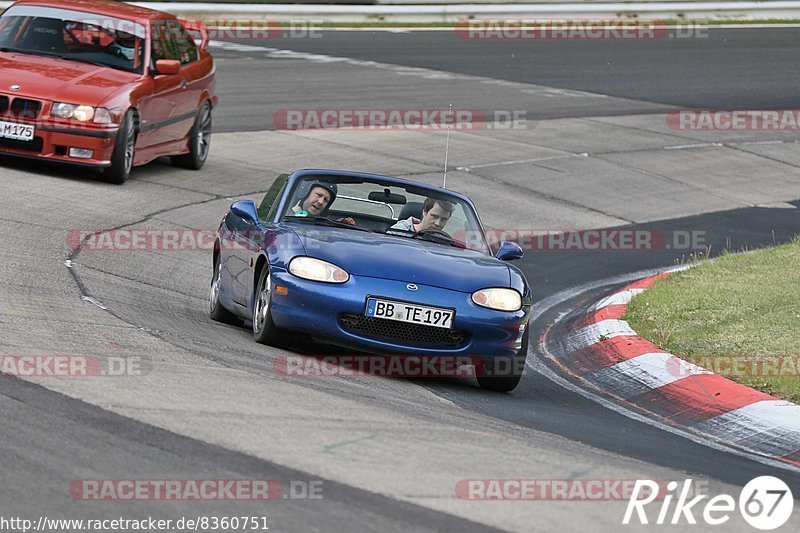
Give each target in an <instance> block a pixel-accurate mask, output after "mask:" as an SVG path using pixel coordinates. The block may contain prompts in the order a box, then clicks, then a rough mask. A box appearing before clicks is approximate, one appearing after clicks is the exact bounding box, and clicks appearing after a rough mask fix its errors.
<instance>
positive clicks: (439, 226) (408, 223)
mask: <svg viewBox="0 0 800 533" xmlns="http://www.w3.org/2000/svg"><path fill="white" fill-rule="evenodd" d="M453 209H455V205H454V204H451V203H450V202H444V201H442V200H434V199H433V198H426V199H425V203H424V204H422V220H420V219H417V218H414V217H408V218H407V219H405V220H399V221H397V223H396V224H395V225H394V226H392V227H391V228H389V229H399V230H403V231H411V232H413V233H418V232H420V231H430V230H437V231H444V227H445V225H446V224H447V221H448V220H450V216H451V215H452V214H453Z"/></svg>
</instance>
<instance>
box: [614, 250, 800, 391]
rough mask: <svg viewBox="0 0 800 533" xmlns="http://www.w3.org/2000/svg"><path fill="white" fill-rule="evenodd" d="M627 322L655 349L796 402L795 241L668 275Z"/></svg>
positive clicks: (798, 311)
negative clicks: (656, 347)
mask: <svg viewBox="0 0 800 533" xmlns="http://www.w3.org/2000/svg"><path fill="white" fill-rule="evenodd" d="M624 319H625V320H627V321H628V323H629V324H630V325H631V327H632V328H633V329H634V330H635V331H636V332H637V333H638V334H639V335H640V336H642V337H644V338H646V339H649V340H650V341H651V342H653V343H654V344H655V345H656V346H658V347H659V348H661V349H663V350H666V351H668V352H670V353H672V354H674V355H676V356H678V357H680V358H682V359H685V360H687V361H690V362H693V363H695V364H698V365H700V366H702V367H704V368H707V369H708V370H711V371H713V372H715V373H717V374H722V375H725V376H727V377H729V378H730V379H732V380H734V381H738V382H739V383H743V384H745V385H748V386H750V387H753V388H756V389H758V390H761V391H764V392H767V393H769V394H774V395H775V396H778V397H780V398H783V399H785V400H789V401H791V402H794V403H800V241H798V240H796V241H795V242H793V243H792V244H788V245H784V246H777V247H774V248H769V249H764V250H758V251H756V252H753V253H749V254H741V255H733V254H728V255H724V256H722V257H720V258H719V259H718V260H716V261H710V262H706V263H703V264H701V265H699V266H697V267H695V268H692V269H689V270H687V271H683V272H677V273H675V274H672V275H671V276H669V277H668V278H665V279H663V280H660V281H658V282H657V283H656V284H655V285H654V286H653V287H652V288H651V289H649V290H647V291H645V292H644V293H643V294H640V295H639V296H637V297H636V298H634V300H633V302H631V304H630V306H628V309H627V312H626V313H625V317H624Z"/></svg>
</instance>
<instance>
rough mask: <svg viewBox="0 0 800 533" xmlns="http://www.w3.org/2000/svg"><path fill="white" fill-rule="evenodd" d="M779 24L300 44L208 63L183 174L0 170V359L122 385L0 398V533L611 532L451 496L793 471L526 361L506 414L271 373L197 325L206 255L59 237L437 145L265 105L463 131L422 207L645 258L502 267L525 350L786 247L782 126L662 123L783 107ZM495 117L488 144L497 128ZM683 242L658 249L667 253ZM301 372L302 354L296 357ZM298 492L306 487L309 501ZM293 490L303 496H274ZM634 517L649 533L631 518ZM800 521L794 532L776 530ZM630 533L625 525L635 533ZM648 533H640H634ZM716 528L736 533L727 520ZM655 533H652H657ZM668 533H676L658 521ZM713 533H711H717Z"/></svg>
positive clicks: (799, 489) (463, 383) (594, 504)
mask: <svg viewBox="0 0 800 533" xmlns="http://www.w3.org/2000/svg"><path fill="white" fill-rule="evenodd" d="M798 36H800V29H790V28H787V29H769V30H755V29H737V30H727V29H711V30H708V37H707V38H693V39H668V38H666V39H662V40H657V41H652V42H647V41H603V42H575V41H549V42H541V41H513V42H512V41H506V42H500V41H474V42H473V41H468V40H464V39H461V38H458V37H457V36H455V35H453V34H452V32H409V33H390V32H324V33H322V34H321V35H320V36H319V38H314V39H274V40H268V41H241V42H239V43H231V42H226V43H221V42H217V43H215V46H214V51H215V54H216V55H217V58H218V75H219V89H220V97H221V104H220V106H219V107H218V108H217V109H215V115H214V119H215V136H214V140H213V147H212V153H211V159H210V160H209V162H208V164H207V165H206V167H205V168H204V169H203V170H202V171H200V172H196V173H195V172H190V171H184V170H179V169H176V168H173V167H171V166H170V165H169V164H168V163H167V162H162V161H158V162H156V163H154V164H151V165H148V166H146V167H143V168H139V169H136V170H135V171H134V173H133V175H132V177H131V180H130V181H129V182H128V183H126V184H125V185H124V186H122V187H117V186H112V185H108V184H104V183H102V182H100V181H98V180H97V179H95V177H93V176H92V175H91V174H89V173H85V172H81V171H75V170H73V169H66V168H62V167H57V166H49V165H47V166H46V165H41V164H37V163H31V162H23V161H18V160H13V159H9V158H0V191H2V193H1V194H0V222H2V224H3V225H4V231H3V232H2V237H0V239H2V246H1V247H0V275H2V278H1V279H2V282H0V354H11V355H23V354H24V355H39V354H41V355H57V354H80V355H90V356H93V357H97V358H99V359H101V360H106V359H109V358H111V359H120V358H128V359H132V358H135V359H137V360H139V361H141V363H142V366H141V369H142V370H141V372H136V373H133V375H127V376H116V377H115V376H103V377H93V378H61V379H58V378H35V379H30V380H27V381H25V380H20V379H14V378H4V379H0V402H2V404H3V408H2V409H0V425H2V428H3V430H2V432H0V454H2V457H3V460H2V461H0V472H2V479H3V480H4V483H2V485H0V503H2V508H3V513H4V515H3V516H5V517H11V516H16V517H24V518H28V519H32V520H34V521H35V520H36V519H38V518H39V517H40V516H47V517H49V518H117V517H125V518H146V517H148V516H150V517H155V518H157V519H179V518H181V517H190V518H198V517H202V516H217V517H223V516H266V517H267V522H268V525H269V527H270V529H271V530H274V531H421V530H436V531H473V530H474V531H479V530H480V531H485V530H492V529H498V530H513V531H552V530H554V529H556V528H558V530H562V531H584V530H588V529H589V528H590V527H592V528H594V529H596V530H599V531H616V530H617V529H618V528H620V523H621V520H622V516H623V513H624V510H625V505H626V502H624V501H613V500H606V501H533V502H503V501H469V500H466V499H461V498H459V497H458V496H457V494H456V489H455V487H456V485H457V483H458V482H459V481H461V480H467V479H538V480H565V479H599V480H627V479H643V478H648V479H656V480H684V479H687V478H691V479H694V480H696V481H698V482H700V481H702V482H705V483H708V487H709V492H710V493H711V494H722V493H725V494H734V495H738V493H739V490H740V488H741V487H742V486H743V485H744V484H745V483H747V481H749V480H750V479H752V478H754V477H757V476H759V475H774V476H777V477H779V478H781V479H783V480H784V481H785V482H786V483H787V484H788V485H789V487H790V488H791V489H792V491H793V493H794V495H795V498H797V497H798V495H800V472H799V471H798V470H797V469H792V468H791V467H788V466H781V465H777V464H775V463H773V462H769V461H766V460H763V459H762V458H757V457H751V456H748V455H746V454H743V453H735V452H733V451H731V450H726V449H724V448H722V447H720V446H712V445H710V444H709V443H706V442H700V441H698V440H689V439H687V438H684V437H682V436H679V435H676V434H674V433H671V432H668V431H665V430H664V429H663V428H661V427H659V426H655V425H651V424H648V423H643V422H642V421H640V420H637V419H634V418H631V417H629V416H626V415H625V414H624V413H621V412H619V411H618V410H615V409H609V408H608V407H605V406H603V405H601V404H599V403H596V402H594V401H592V400H591V399H589V398H587V397H585V396H583V395H581V394H579V393H578V392H577V391H576V389H575V384H572V385H573V386H572V387H569V388H566V387H564V386H563V383H562V382H556V381H554V380H552V379H551V378H550V377H549V376H550V374H552V373H553V372H557V370H555V369H554V368H553V367H551V366H550V364H549V363H548V362H547V361H546V360H545V358H544V357H543V355H542V354H541V353H539V352H538V351H537V350H536V349H535V347H536V346H537V343H534V342H532V344H531V346H532V349H531V352H530V353H529V365H530V368H528V369H527V370H526V374H525V376H524V377H523V380H522V382H521V384H520V386H519V387H518V388H517V389H516V390H515V391H514V392H513V393H511V394H507V395H502V394H490V393H487V392H484V391H481V390H480V389H479V388H478V387H477V384H476V383H475V382H474V381H472V380H468V379H464V380H458V381H445V380H432V379H431V380H413V381H409V380H401V379H383V378H378V377H358V378H337V379H322V378H297V377H287V376H281V375H279V374H277V373H276V372H275V369H274V367H273V365H274V362H275V360H276V358H277V357H279V356H281V355H286V354H287V353H289V352H287V351H286V350H279V349H273V348H268V347H264V346H261V345H258V344H255V343H254V342H253V340H252V335H251V333H250V331H249V329H247V328H246V327H245V328H238V327H233V326H225V325H222V324H217V323H214V322H211V321H210V320H209V319H208V316H207V309H206V307H207V306H206V302H207V293H208V286H209V283H210V276H211V254H210V251H209V250H207V249H194V250H184V251H171V250H148V251H106V250H96V249H90V248H86V247H84V248H76V247H75V246H74V243H75V241H74V240H73V239H71V237H72V236H74V235H75V234H76V232H79V231H85V232H93V231H99V230H112V229H114V230H119V229H122V230H132V229H155V230H159V229H168V230H175V229H187V228H194V229H200V230H213V229H215V228H216V226H217V224H218V223H219V220H220V218H221V217H222V215H223V214H224V213H225V211H226V209H227V207H228V206H229V205H230V203H231V201H232V200H233V199H237V198H253V199H256V200H260V198H261V197H262V196H263V193H264V192H265V191H266V190H267V188H268V187H269V185H270V183H271V182H272V180H273V179H274V177H275V176H277V175H278V174H280V173H282V172H285V171H290V170H293V169H298V168H346V169H352V170H359V171H369V172H377V173H385V174H390V175H396V176H405V177H409V178H411V179H417V180H420V181H424V182H427V183H436V184H439V183H440V180H441V167H442V162H443V160H444V141H445V138H444V132H443V131H441V130H425V131H417V130H402V129H391V130H374V129H372V130H371V129H360V130H359V129H350V130H335V129H323V130H304V131H291V130H280V129H278V128H276V127H275V124H276V122H275V118H274V117H275V116H276V114H280V113H282V112H285V111H287V110H309V109H317V110H323V109H327V110H342V109H344V110H348V109H349V110H359V109H442V108H446V106H447V104H449V103H452V104H453V105H454V107H456V108H459V109H473V110H481V111H482V112H483V113H484V114H485V116H486V117H489V118H487V120H488V122H483V123H480V124H478V125H477V127H476V128H475V129H471V130H463V131H462V130H459V131H454V132H453V133H452V137H451V140H450V147H451V149H450V154H449V160H450V172H448V186H450V187H451V188H453V189H455V190H458V191H461V192H464V193H466V194H468V195H469V196H470V197H471V198H472V199H473V200H474V201H475V202H476V204H477V206H478V209H479V211H480V213H481V216H482V218H483V221H484V223H485V224H486V225H487V226H488V227H491V228H497V229H505V230H516V231H525V230H531V229H535V230H568V229H589V228H626V229H643V230H651V231H653V232H657V233H658V234H659V235H664V236H665V239H666V240H665V245H664V246H662V247H660V248H659V249H657V250H649V251H629V250H622V251H621V250H602V251H552V250H549V251H545V250H529V251H527V252H526V255H525V257H524V258H523V259H522V260H521V261H519V262H518V265H519V266H520V268H522V269H523V270H524V271H525V273H526V275H527V277H528V279H529V281H530V282H532V284H533V286H534V291H535V297H536V301H537V302H539V307H538V308H537V313H536V319H535V321H534V322H533V323H532V325H531V327H532V331H531V339H534V338H537V339H538V338H539V336H540V335H541V334H542V333H543V332H544V331H545V329H546V328H547V326H549V325H550V324H552V323H553V322H554V321H555V320H556V319H557V318H558V317H559V316H561V315H562V314H563V313H565V312H568V311H569V310H571V309H573V308H574V306H575V305H576V304H577V302H580V301H586V300H588V299H591V298H593V297H595V298H596V297H598V296H599V295H601V294H603V293H604V292H605V291H607V290H609V289H613V288H616V287H619V286H622V285H624V284H625V281H626V280H627V278H630V277H632V276H633V274H635V273H636V272H639V271H643V270H648V269H655V268H663V267H668V266H673V265H676V264H680V263H682V262H685V261H686V260H687V259H688V258H689V257H690V256H691V255H692V254H696V253H699V252H703V253H705V252H706V251H708V250H710V252H711V254H712V255H715V254H716V253H718V252H719V251H721V250H722V249H725V248H728V249H731V250H743V249H752V248H755V247H759V246H767V245H770V244H773V243H777V242H786V241H788V240H790V239H791V238H792V237H793V236H794V235H797V234H800V211H798V209H799V208H800V200H798V199H800V155H798V154H800V152H798V148H797V147H798V144H797V143H798V140H800V131H798V130H797V129H796V128H795V129H793V130H792V129H788V130H782V131H748V130H739V131H692V130H681V129H676V128H674V127H671V124H670V122H669V121H668V120H667V116H668V113H669V112H670V111H672V110H675V109H694V108H709V109H758V110H775V109H796V108H798V101H800V74H798V72H797V69H796V68H795V58H796V42H797V39H798ZM498 112H516V113H517V114H518V116H521V117H523V118H524V119H526V120H522V121H520V122H519V124H517V125H516V127H513V128H512V127H505V126H506V125H503V124H497V122H496V121H493V120H492V117H497V116H498V114H497V113H498ZM687 235H689V236H693V237H694V239H695V241H694V244H695V246H693V247H689V248H687V247H685V246H682V244H683V243H684V240H683V239H684V237H685V236H687ZM292 350H293V351H296V352H298V353H302V354H315V353H323V352H324V350H325V347H320V346H315V345H313V344H303V345H296V346H293V347H292ZM235 478H251V479H270V480H278V481H280V482H281V485H282V486H283V487H284V494H285V495H286V496H289V497H287V498H284V497H282V496H281V497H279V498H278V499H277V500H276V501H270V502H266V503H264V502H247V501H226V502H202V503H201V502H195V501H136V502H110V501H80V500H76V499H74V498H73V497H71V496H70V492H69V488H70V484H71V483H72V482H74V481H75V480H85V479H173V480H174V479H235ZM320 482H321V483H320ZM315 484H320V486H321V487H322V489H321V498H318V499H310V498H307V497H305V496H304V494H303V491H302V490H301V489H298V490H297V491H295V492H294V493H292V492H291V491H289V490H288V488H289V487H293V486H296V487H301V488H302V487H304V486H305V487H308V486H311V485H314V486H316V485H315ZM653 516H654V515H653ZM798 524H800V522H799V521H798V519H797V513H796V512H795V516H794V517H793V518H792V519H791V521H790V523H789V524H788V525H787V526H784V527H785V528H786V529H789V528H791V527H792V525H794V528H795V529H797V526H798ZM628 527H630V528H631V529H636V530H638V529H640V528H641V529H642V530H644V529H648V528H647V527H645V526H640V528H637V527H635V526H628ZM651 527H658V528H664V529H670V528H669V527H668V526H651ZM724 528H725V531H750V530H751V529H749V527H748V526H747V524H745V523H744V521H743V520H742V519H741V517H738V516H736V517H734V518H732V520H731V522H729V523H727V524H726V525H725V526H724ZM672 529H678V528H672ZM683 529H687V527H686V526H684V527H683ZM720 530H721V529H720Z"/></svg>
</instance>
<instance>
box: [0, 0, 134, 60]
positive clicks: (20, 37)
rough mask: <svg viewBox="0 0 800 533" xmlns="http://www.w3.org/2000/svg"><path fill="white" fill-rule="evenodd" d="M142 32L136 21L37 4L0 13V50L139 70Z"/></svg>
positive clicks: (12, 8) (13, 7)
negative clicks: (0, 15) (0, 14)
mask: <svg viewBox="0 0 800 533" xmlns="http://www.w3.org/2000/svg"><path fill="white" fill-rule="evenodd" d="M145 38H146V31H145V28H144V26H142V25H141V24H137V23H135V22H132V21H129V20H123V19H117V18H114V17H108V16H104V15H97V14H92V13H84V12H80V11H73V10H68V9H56V8H50V7H40V6H12V7H11V8H9V9H8V10H7V11H6V12H5V13H3V16H2V17H0V50H4V51H13V52H21V53H29V54H36V55H43V56H52V57H59V58H61V59H67V60H72V61H80V62H83V63H91V64H95V65H98V66H104V67H109V68H115V69H119V70H126V71H130V72H136V73H140V74H141V73H142V72H143V71H144V51H145V42H146V40H145Z"/></svg>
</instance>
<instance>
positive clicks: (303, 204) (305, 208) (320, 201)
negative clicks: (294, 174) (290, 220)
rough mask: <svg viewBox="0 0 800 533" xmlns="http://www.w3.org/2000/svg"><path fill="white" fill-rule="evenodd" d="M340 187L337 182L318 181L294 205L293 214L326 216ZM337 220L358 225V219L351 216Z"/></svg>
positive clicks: (297, 215)
mask: <svg viewBox="0 0 800 533" xmlns="http://www.w3.org/2000/svg"><path fill="white" fill-rule="evenodd" d="M337 192H338V187H337V186H336V184H335V183H325V182H321V181H318V182H316V183H314V184H312V185H311V187H309V188H308V192H307V193H306V195H305V196H304V197H303V198H301V199H300V200H299V201H298V202H297V204H296V205H295V206H294V207H292V214H293V215H294V216H296V217H316V216H325V215H326V214H327V212H328V208H329V207H330V205H331V204H332V203H333V201H334V200H335V199H336V194H337ZM336 222H341V223H342V224H349V225H351V226H355V225H356V221H355V220H353V218H351V217H346V218H340V219H339V220H337V221H336Z"/></svg>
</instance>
